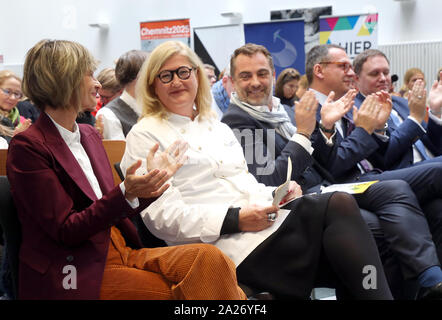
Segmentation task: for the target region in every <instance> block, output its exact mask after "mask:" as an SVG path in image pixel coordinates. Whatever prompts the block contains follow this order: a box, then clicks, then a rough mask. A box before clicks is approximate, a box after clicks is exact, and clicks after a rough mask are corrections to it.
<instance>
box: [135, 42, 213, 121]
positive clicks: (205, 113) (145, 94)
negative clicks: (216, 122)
mask: <svg viewBox="0 0 442 320" xmlns="http://www.w3.org/2000/svg"><path fill="white" fill-rule="evenodd" d="M174 55H181V56H184V57H186V58H187V59H189V63H190V64H191V65H192V67H194V68H196V69H197V70H196V76H197V79H198V89H197V94H196V97H195V105H196V108H197V111H198V113H199V115H200V117H201V119H203V118H206V117H212V116H213V115H214V114H213V111H212V95H211V92H210V84H209V80H208V79H207V77H205V76H203V75H204V74H205V73H204V72H205V71H204V65H203V63H202V61H201V59H200V58H199V57H198V56H197V55H196V54H195V52H193V51H192V50H191V49H190V48H189V47H188V46H187V45H185V44H184V43H182V42H179V41H167V42H163V43H162V44H160V45H159V46H158V47H156V48H155V49H154V50H153V51H152V53H151V54H150V56H149V59H148V60H147V61H145V62H144V64H143V66H142V68H141V70H140V73H139V75H138V76H139V78H138V81H137V85H136V96H137V101H138V103H139V104H140V106H142V108H143V111H142V114H141V117H146V116H155V117H159V118H162V119H165V118H166V117H167V115H168V111H167V109H166V107H165V106H164V105H163V104H162V103H161V101H160V99H159V98H158V96H157V95H156V93H155V87H154V81H155V78H156V77H157V76H158V73H159V70H160V69H161V67H162V66H163V65H164V63H165V62H166V61H167V60H169V59H170V58H171V57H172V56H174Z"/></svg>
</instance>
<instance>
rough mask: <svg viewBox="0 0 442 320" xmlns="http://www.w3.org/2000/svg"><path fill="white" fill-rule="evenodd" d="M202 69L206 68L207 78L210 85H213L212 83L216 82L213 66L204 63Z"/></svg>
mask: <svg viewBox="0 0 442 320" xmlns="http://www.w3.org/2000/svg"><path fill="white" fill-rule="evenodd" d="M204 70H206V74H207V78H208V79H209V83H210V86H213V84H214V83H215V82H216V80H217V79H216V74H215V67H214V66H212V65H211V64H208V63H205V64H204Z"/></svg>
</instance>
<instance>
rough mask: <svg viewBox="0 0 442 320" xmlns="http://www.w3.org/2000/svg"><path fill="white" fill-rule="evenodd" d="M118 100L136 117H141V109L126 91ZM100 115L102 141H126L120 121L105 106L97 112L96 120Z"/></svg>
mask: <svg viewBox="0 0 442 320" xmlns="http://www.w3.org/2000/svg"><path fill="white" fill-rule="evenodd" d="M120 99H121V100H123V101H124V102H126V103H127V104H128V106H129V107H130V108H131V109H132V110H133V111H134V112H135V113H136V114H137V116H138V117H139V116H140V115H141V107H139V106H138V104H137V101H136V100H135V98H134V97H132V96H131V95H130V94H129V93H128V92H127V91H126V90H124V91H123V93H122V94H121V96H120ZM100 115H102V116H103V139H109V140H126V137H125V136H124V133H123V127H122V125H121V121H120V119H118V118H117V116H116V115H115V113H114V112H113V111H112V110H111V109H109V108H106V106H104V107H102V108H101V109H100V110H98V112H97V118H98V116H100Z"/></svg>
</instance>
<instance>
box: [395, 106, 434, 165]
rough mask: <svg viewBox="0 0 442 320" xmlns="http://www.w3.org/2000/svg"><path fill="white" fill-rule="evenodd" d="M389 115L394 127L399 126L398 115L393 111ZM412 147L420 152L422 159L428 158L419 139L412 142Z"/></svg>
mask: <svg viewBox="0 0 442 320" xmlns="http://www.w3.org/2000/svg"><path fill="white" fill-rule="evenodd" d="M390 116H391V120H393V122H394V124H395V125H396V127H399V126H400V125H401V120H400V119H399V117H398V116H397V115H396V114H395V113H394V112H392V113H390ZM414 147H415V148H416V150H417V151H418V152H419V153H420V155H421V156H422V159H424V160H428V159H430V157H429V156H428V154H427V152H426V151H425V146H424V144H423V143H422V141H421V140H420V139H417V140H416V142H415V143H414Z"/></svg>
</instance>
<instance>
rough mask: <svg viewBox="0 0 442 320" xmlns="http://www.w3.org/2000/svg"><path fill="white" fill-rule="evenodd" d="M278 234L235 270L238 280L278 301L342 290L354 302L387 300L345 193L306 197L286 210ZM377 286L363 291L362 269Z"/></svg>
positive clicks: (371, 247)
mask: <svg viewBox="0 0 442 320" xmlns="http://www.w3.org/2000/svg"><path fill="white" fill-rule="evenodd" d="M287 207H288V208H285V209H290V210H291V212H290V214H289V215H288V216H287V218H286V219H285V221H284V222H283V223H282V225H281V226H280V227H279V229H278V230H277V231H276V232H274V233H273V234H272V235H271V236H269V237H268V238H267V239H266V240H264V241H263V242H262V243H261V244H260V245H259V246H258V247H257V248H255V250H254V251H253V252H252V253H251V254H249V256H248V257H247V258H246V259H245V260H244V261H243V262H241V263H240V264H239V266H237V276H238V281H239V282H240V283H243V284H245V285H247V286H249V287H250V288H252V289H255V290H260V291H269V292H271V293H272V294H273V295H275V296H276V298H277V299H308V298H309V296H310V293H311V290H312V288H314V287H318V286H327V287H334V288H339V289H342V290H343V291H345V292H347V294H346V295H345V296H346V297H350V298H353V299H391V298H392V296H391V292H390V289H389V287H388V284H387V280H386V278H385V274H384V270H383V267H382V263H381V261H380V258H379V254H378V250H377V248H376V244H375V241H374V240H373V237H372V235H371V233H370V231H369V230H368V227H367V225H366V223H365V222H364V220H363V219H362V217H361V215H360V212H359V208H358V206H357V203H356V201H355V200H354V198H353V197H352V196H351V195H348V194H346V193H339V192H338V193H333V194H322V195H306V196H304V197H302V198H300V199H297V200H295V201H293V202H291V203H290V204H288V205H287ZM367 266H371V267H373V268H374V269H375V270H376V275H375V278H376V286H375V287H374V288H366V287H365V286H364V277H366V275H365V274H364V269H365V268H366V267H367Z"/></svg>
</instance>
